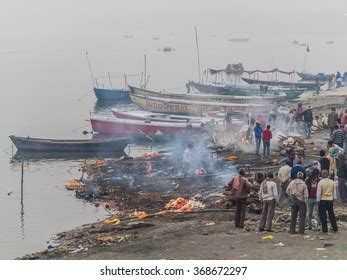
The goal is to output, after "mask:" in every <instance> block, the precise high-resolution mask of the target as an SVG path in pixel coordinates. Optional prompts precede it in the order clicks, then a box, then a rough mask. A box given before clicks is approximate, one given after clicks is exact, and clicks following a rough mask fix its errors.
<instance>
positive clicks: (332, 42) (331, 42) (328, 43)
mask: <svg viewBox="0 0 347 280" xmlns="http://www.w3.org/2000/svg"><path fill="white" fill-rule="evenodd" d="M332 44H335V42H334V41H327V45H332Z"/></svg>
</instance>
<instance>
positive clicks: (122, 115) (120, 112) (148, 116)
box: [112, 108, 224, 123]
mask: <svg viewBox="0 0 347 280" xmlns="http://www.w3.org/2000/svg"><path fill="white" fill-rule="evenodd" d="M112 113H113V115H114V116H116V117H117V118H119V119H128V120H143V121H144V120H150V121H157V122H176V123H177V122H178V123H186V122H192V123H208V122H214V123H223V122H224V118H210V117H193V116H184V115H170V114H160V113H151V112H148V111H140V110H124V109H118V108H113V109H112Z"/></svg>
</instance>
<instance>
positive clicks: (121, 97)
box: [93, 88, 130, 102]
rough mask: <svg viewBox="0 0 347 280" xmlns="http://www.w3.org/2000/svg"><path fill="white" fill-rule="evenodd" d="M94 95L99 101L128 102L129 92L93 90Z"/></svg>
mask: <svg viewBox="0 0 347 280" xmlns="http://www.w3.org/2000/svg"><path fill="white" fill-rule="evenodd" d="M93 90H94V93H95V96H96V98H97V99H98V100H99V101H114V102H115V101H130V97H129V92H130V91H129V90H126V89H103V88H94V89H93Z"/></svg>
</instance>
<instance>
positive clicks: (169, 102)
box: [130, 94, 274, 116]
mask: <svg viewBox="0 0 347 280" xmlns="http://www.w3.org/2000/svg"><path fill="white" fill-rule="evenodd" d="M130 98H131V100H132V101H133V102H134V103H135V104H136V105H137V106H139V107H140V108H141V109H145V110H150V111H152V112H157V113H167V114H185V115H199V116H201V115H203V114H206V113H208V112H211V111H222V112H223V113H256V112H267V111H270V110H271V109H272V106H273V105H274V104H256V103H249V104H237V103H223V102H212V101H193V100H182V99H173V98H161V97H152V96H146V95H140V94H130Z"/></svg>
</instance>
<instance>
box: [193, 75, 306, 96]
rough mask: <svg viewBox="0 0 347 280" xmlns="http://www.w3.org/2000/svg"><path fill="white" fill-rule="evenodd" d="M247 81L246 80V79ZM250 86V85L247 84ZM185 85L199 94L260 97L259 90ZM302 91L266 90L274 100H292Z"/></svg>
mask: <svg viewBox="0 0 347 280" xmlns="http://www.w3.org/2000/svg"><path fill="white" fill-rule="evenodd" d="M247 80H248V79H247ZM249 84H251V83H249ZM253 84H256V83H253ZM187 85H191V86H192V87H194V88H195V89H197V90H198V91H199V92H203V93H214V94H221V95H226V96H229V95H230V96H243V97H244V98H246V97H254V96H257V95H258V96H261V94H260V88H259V89H258V88H247V87H242V86H231V85H230V86H223V87H222V86H216V85H205V84H201V83H196V82H192V81H191V82H188V84H187ZM273 86H278V85H273ZM303 92H304V90H302V89H301V90H300V89H293V88H279V89H276V88H269V89H268V90H267V93H268V94H273V95H274V97H273V98H274V99H276V98H277V99H280V98H285V99H292V98H297V97H298V96H299V95H300V94H301V93H303ZM279 93H284V94H285V96H284V97H281V96H277V95H278V94H279Z"/></svg>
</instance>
